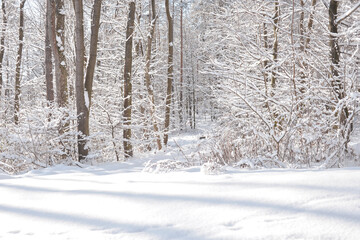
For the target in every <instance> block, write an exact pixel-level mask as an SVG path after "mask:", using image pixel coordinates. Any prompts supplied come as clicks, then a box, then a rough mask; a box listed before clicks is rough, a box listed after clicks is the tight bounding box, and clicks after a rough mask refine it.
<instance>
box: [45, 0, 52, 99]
mask: <svg viewBox="0 0 360 240" xmlns="http://www.w3.org/2000/svg"><path fill="white" fill-rule="evenodd" d="M51 23H52V5H51V0H47V1H46V24H45V81H46V100H47V101H48V104H49V105H50V106H51V105H52V104H53V102H54V83H53V64H52V50H51V41H50V35H51V31H52V26H51Z"/></svg>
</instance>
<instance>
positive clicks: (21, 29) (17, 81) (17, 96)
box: [14, 0, 26, 125]
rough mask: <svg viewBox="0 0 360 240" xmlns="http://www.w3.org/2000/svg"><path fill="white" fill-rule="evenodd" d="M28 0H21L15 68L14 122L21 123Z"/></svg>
mask: <svg viewBox="0 0 360 240" xmlns="http://www.w3.org/2000/svg"><path fill="white" fill-rule="evenodd" d="M25 2H26V0H22V1H21V2H20V25H19V48H18V52H17V58H16V70H15V101H14V122H15V124H16V125H17V124H19V110H20V93H21V90H20V71H21V59H22V50H23V41H24V5H25Z"/></svg>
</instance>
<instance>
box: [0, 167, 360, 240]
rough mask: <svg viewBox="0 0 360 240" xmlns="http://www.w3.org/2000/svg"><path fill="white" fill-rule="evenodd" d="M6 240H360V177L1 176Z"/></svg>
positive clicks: (74, 172)
mask: <svg viewBox="0 0 360 240" xmlns="http://www.w3.org/2000/svg"><path fill="white" fill-rule="evenodd" d="M0 191H1V193H2V194H1V199H0V225H1V228H0V238H1V239H358V236H359V235H360V169H359V168H348V169H334V170H258V171H249V170H235V169H232V170H231V169H229V170H228V171H227V172H226V173H225V174H222V175H204V174H203V173H201V172H200V169H199V168H198V167H192V168H188V169H187V170H184V171H180V172H172V173H166V174H153V173H144V172H141V168H140V167H139V168H136V167H133V166H132V167H129V168H124V164H108V165H104V166H101V167H87V168H84V169H80V168H76V167H66V166H57V167H53V168H50V169H44V170H41V171H33V172H30V173H28V174H25V175H22V176H7V175H0Z"/></svg>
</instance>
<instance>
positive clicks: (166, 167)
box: [143, 160, 191, 173]
mask: <svg viewBox="0 0 360 240" xmlns="http://www.w3.org/2000/svg"><path fill="white" fill-rule="evenodd" d="M190 166H191V164H190V163H188V162H182V161H174V160H160V161H157V162H154V163H152V162H148V163H147V164H146V165H145V167H144V169H143V172H149V173H167V172H174V171H179V170H182V169H184V168H188V167H190Z"/></svg>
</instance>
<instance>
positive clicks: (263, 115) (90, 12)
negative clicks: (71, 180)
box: [0, 0, 360, 174]
mask: <svg viewBox="0 0 360 240" xmlns="http://www.w3.org/2000/svg"><path fill="white" fill-rule="evenodd" d="M359 8H360V2H359V1H356V0H342V1H339V0H297V1H295V0H293V1H291V0H271V1H268V0H241V1H240V0H239V1H230V0H209V1H201V0H192V1H189V0H178V1H177V0H176V1H175V0H174V1H170V0H165V1H155V0H149V1H148V0H137V1H130V0H129V1H118V0H94V1H90V0H84V1H83V0H74V1H65V0H21V1H20V0H7V1H5V0H3V1H1V14H0V17H1V32H0V45H1V46H0V93H1V95H0V169H1V170H2V171H4V172H6V173H11V174H13V173H20V172H26V171H29V170H32V169H38V168H46V167H49V166H54V165H57V164H65V165H79V166H80V165H81V164H90V165H92V164H97V163H104V162H115V161H116V162H123V161H131V159H132V158H134V157H136V156H140V155H141V154H146V153H149V152H153V153H156V152H161V151H166V149H167V146H168V141H169V136H172V135H177V134H179V133H182V132H188V131H191V130H192V129H197V128H198V126H199V125H201V124H203V125H204V124H205V125H206V124H207V123H209V122H211V123H214V124H213V125H211V126H212V127H211V128H212V129H211V136H210V135H209V136H201V138H207V139H206V140H207V142H208V146H207V148H206V150H204V151H202V152H201V153H199V154H198V155H197V156H194V157H193V158H191V159H187V162H188V164H190V165H196V164H204V163H208V162H211V163H213V164H214V165H222V166H224V165H226V166H237V167H240V168H263V167H265V168H271V167H280V168H311V167H314V166H322V167H325V168H331V167H342V166H347V164H348V163H349V162H351V163H352V164H357V165H358V163H359V162H358V161H357V158H358V155H357V151H356V148H357V142H356V139H357V131H358V130H357V127H358V125H357V124H356V123H357V122H356V119H357V116H358V113H359V99H360V98H359V90H360V86H359V81H360V67H359V66H360V50H359V47H360V24H359V23H360V9H359ZM179 148H180V146H179Z"/></svg>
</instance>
